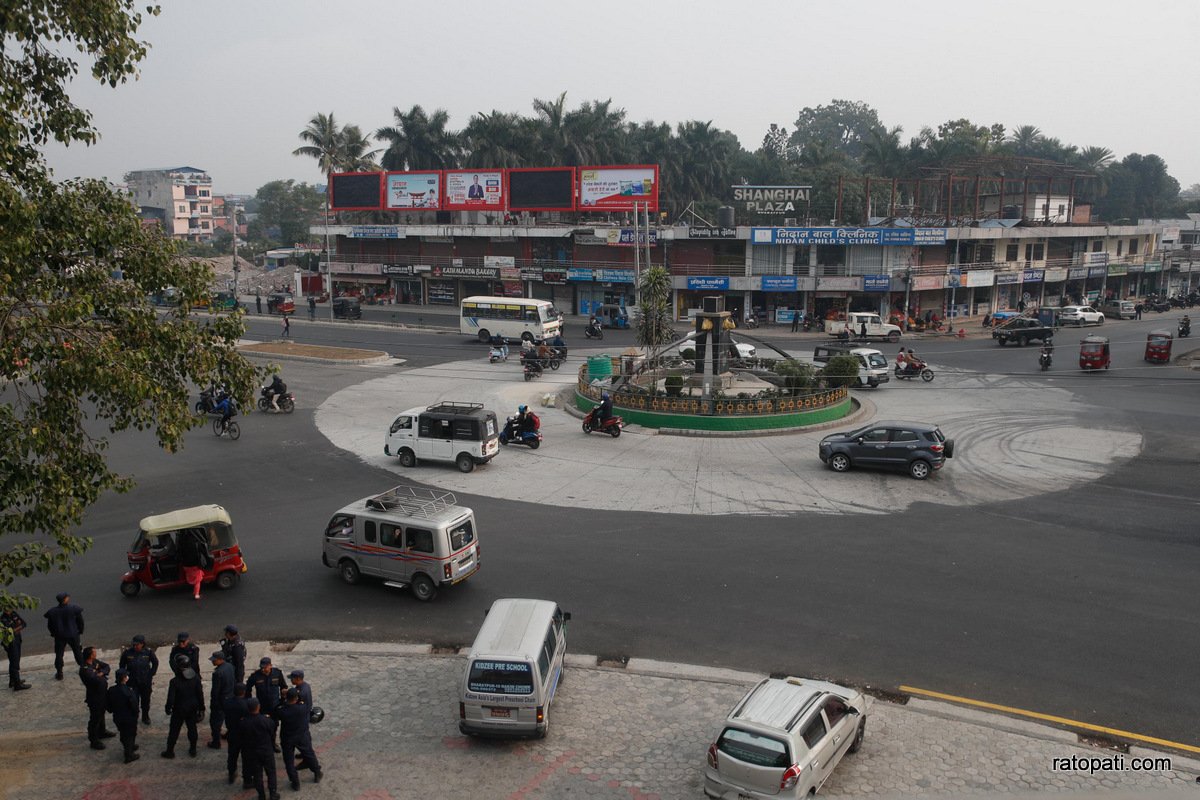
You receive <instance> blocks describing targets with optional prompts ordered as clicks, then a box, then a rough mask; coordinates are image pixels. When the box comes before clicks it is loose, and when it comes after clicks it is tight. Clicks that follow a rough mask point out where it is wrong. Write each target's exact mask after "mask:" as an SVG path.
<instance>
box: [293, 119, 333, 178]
mask: <svg viewBox="0 0 1200 800" xmlns="http://www.w3.org/2000/svg"><path fill="white" fill-rule="evenodd" d="M300 141H302V142H308V144H305V145H301V146H300V147H297V148H296V149H295V150H293V151H292V155H294V156H308V157H309V158H313V159H316V161H317V166H318V167H320V169H321V174H322V175H324V176H325V177H326V179H328V177H329V173H331V172H335V171H337V170H338V169H339V166H340V164H341V162H342V161H343V160H344V152H345V138H344V136H343V135H342V129H341V128H339V127H338V124H337V121H336V120H335V119H334V118H333V112H332V111H330V112H329V113H328V114H320V113H318V114H317V115H316V116H314V117H313V118H312V119H310V120H309V121H308V126H307V127H306V128H305V129H304V130H302V131H300Z"/></svg>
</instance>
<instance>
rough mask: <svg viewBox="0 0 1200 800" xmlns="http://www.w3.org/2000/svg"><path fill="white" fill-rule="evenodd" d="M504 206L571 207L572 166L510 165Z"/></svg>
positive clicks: (517, 208)
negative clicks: (518, 167)
mask: <svg viewBox="0 0 1200 800" xmlns="http://www.w3.org/2000/svg"><path fill="white" fill-rule="evenodd" d="M507 175H508V207H509V210H511V211H574V210H575V170H574V169H573V168H572V167H551V168H549V169H510V170H508V171H507Z"/></svg>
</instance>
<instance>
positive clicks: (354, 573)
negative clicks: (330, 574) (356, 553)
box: [338, 558, 362, 586]
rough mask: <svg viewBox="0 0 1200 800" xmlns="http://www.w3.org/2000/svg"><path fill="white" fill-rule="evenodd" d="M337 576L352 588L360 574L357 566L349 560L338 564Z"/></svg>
mask: <svg viewBox="0 0 1200 800" xmlns="http://www.w3.org/2000/svg"><path fill="white" fill-rule="evenodd" d="M338 574H339V575H341V576H342V580H344V581H345V582H346V583H348V584H350V585H351V586H353V585H354V584H356V583H358V580H359V578H361V577H362V573H361V572H359V569H358V564H355V563H354V562H353V561H351V560H350V559H348V558H347V559H346V560H344V561H342V562H341V563H340V564H338Z"/></svg>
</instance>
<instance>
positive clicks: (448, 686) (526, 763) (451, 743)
mask: <svg viewBox="0 0 1200 800" xmlns="http://www.w3.org/2000/svg"><path fill="white" fill-rule="evenodd" d="M212 647H213V645H211V644H206V645H201V648H200V649H201V652H202V653H206V652H209V651H210V650H211V649H212ZM206 648H208V649H206ZM249 650H250V658H249V659H248V660H247V663H248V664H249V663H251V662H253V663H257V659H258V658H259V657H260V656H261V655H262V654H264V653H267V652H271V653H272V655H273V659H274V662H275V665H276V666H278V667H280V668H281V669H283V671H284V672H285V673H287V672H288V671H290V670H291V669H294V668H302V669H304V670H305V672H306V674H307V677H308V681H309V683H311V684H312V686H313V692H314V696H315V701H316V704H317V705H319V706H322V707H323V708H324V709H325V711H326V719H325V721H324V722H322V723H321V724H320V725H318V726H315V727H314V728H313V734H314V735H313V740H314V745H315V747H316V748H317V752H318V754H319V756H320V758H321V760H322V765H323V767H324V769H325V780H324V781H323V782H322V783H321V784H319V785H314V784H312V783H311V780H312V778H311V774H310V773H301V774H302V776H303V781H304V782H303V783H302V790H301V792H300V794H299V795H297V796H302V797H307V798H312V799H313V800H319V799H320V798H339V799H340V798H353V800H401V799H402V798H505V799H507V800H540V799H543V798H544V799H545V800H550V799H552V798H573V797H579V798H612V799H613V800H667V798H699V797H703V790H702V779H701V776H702V772H701V771H702V767H703V763H704V754H705V751H706V749H707V747H708V744H709V743H710V742H711V741H712V738H713V737H714V735H715V733H716V732H717V726H718V725H719V724H720V722H721V720H722V719H723V717H724V715H725V714H726V713H727V712H728V711H729V709H730V708H731V707H732V706H733V704H734V703H735V702H736V701H737V700H738V699H739V698H740V697H741V696H742V694H743V693H744V692H745V691H746V689H747V688H748V687H749V686H751V685H753V683H754V681H755V679H756V678H755V676H752V675H750V674H746V673H736V672H732V671H729V670H705V669H703V668H692V667H685V666H681V665H668V664H660V663H657V662H650V661H644V662H642V661H638V660H637V659H635V660H633V661H631V662H630V663H629V665H628V667H627V668H625V669H620V668H608V667H598V666H596V665H595V658H594V657H590V656H581V655H571V656H569V658H570V662H569V663H568V666H567V669H566V671H565V674H564V679H563V684H562V688H561V690H560V694H559V696H558V697H557V699H556V700H555V704H554V706H553V708H552V711H551V713H550V720H551V721H550V732H549V735H548V736H547V738H545V739H543V740H529V741H494V740H483V739H473V738H469V737H466V736H463V735H462V734H460V733H459V732H458V726H457V703H458V697H457V690H458V684H459V680H460V678H461V676H462V670H463V667H464V659H463V658H462V656H460V655H457V654H431V653H430V648H429V647H428V646H422V645H408V646H405V645H363V644H356V643H347V644H339V643H334V642H300V643H299V644H298V645H296V646H295V648H294V649H292V650H291V651H285V652H277V651H272V650H271V649H270V646H269V645H268V644H267V643H265V642H261V643H253V644H252V645H251V646H250V648H249ZM102 658H103V660H105V661H108V662H109V663H110V664H112V665H114V666H115V664H116V660H117V655H116V653H113V652H108V653H105V654H103V655H102ZM26 668H27V669H26V673H27V676H28V679H29V680H30V681H32V682H33V683H34V684H35V686H34V689H33V690H31V691H27V692H20V693H16V694H14V693H11V692H5V693H4V694H3V695H2V699H0V723H2V724H0V798H4V800H61V799H62V798H86V800H117V799H118V798H120V799H121V800H134V798H138V799H140V800H154V799H155V798H176V797H183V796H188V797H197V796H204V797H236V798H242V799H243V800H248V799H249V798H253V797H254V792H253V791H244V790H242V789H241V788H240V784H239V785H235V786H228V785H227V784H226V782H225V779H224V763H225V753H224V751H221V752H219V753H218V752H216V751H213V750H209V749H207V748H206V747H204V740H205V732H206V731H207V723H205V724H204V725H202V730H201V746H200V752H199V755H198V756H197V758H195V759H192V758H188V757H187V755H186V748H181V749H180V751H179V754H178V755H179V757H177V758H176V759H175V760H174V761H165V760H163V759H161V758H159V756H158V753H159V751H160V750H161V749H162V747H163V744H164V741H165V737H166V731H167V724H166V723H167V720H166V717H165V715H164V714H163V713H162V706H163V704H164V703H165V700H166V678H167V675H166V674H164V673H167V670H166V668H165V667H164V668H163V669H162V670H160V674H159V676H158V677H159V681H158V685H157V686H156V689H155V694H154V708H155V712H154V714H153V720H154V722H153V724H152V725H151V726H149V727H146V726H142V728H141V730H140V732H139V737H138V741H139V743H140V744H141V754H142V759H141V760H139V761H137V762H135V763H133V764H130V765H124V764H122V763H121V756H120V747H119V746H118V745H116V740H115V739H113V740H110V742H111V744H110V746H109V748H108V749H107V750H105V751H102V752H95V751H92V750H89V749H88V746H87V740H86V738H85V736H84V727H85V723H86V717H87V715H86V711H85V710H84V707H83V688H82V686H81V685H80V684H79V681H78V678H77V677H76V676H75V675H73V674H68V675H67V680H65V681H63V682H62V683H56V682H55V681H54V680H53V679H52V672H51V671H50V668H49V662H48V660H47V658H46V657H34V658H31V659H27V664H26ZM204 679H205V683H206V686H207V679H208V671H207V665H206V669H205V675H204ZM868 714H869V716H868V726H867V738H866V742H865V744H864V746H863V749H862V751H861V752H859V753H858V754H855V755H851V756H847V758H846V759H845V760H844V761H843V762H842V764H841V765H840V766H839V767H838V768H837V770H836V771H835V772H834V775H833V777H832V778H831V779H830V782H829V783H828V784H826V786H825V787H824V788H823V790H822V795H824V796H829V797H866V796H870V797H890V796H896V797H900V796H903V797H924V796H930V797H939V796H940V797H960V796H968V795H969V796H986V795H993V794H996V795H999V794H1004V795H1006V796H1013V795H1016V794H1036V793H1044V792H1069V793H1076V792H1089V793H1091V792H1105V793H1109V792H1112V791H1115V790H1125V792H1127V793H1129V794H1128V796H1138V797H1145V796H1156V797H1159V796H1161V797H1167V796H1172V797H1173V796H1187V797H1196V796H1197V795H1200V791H1198V787H1197V773H1198V772H1200V762H1196V761H1190V760H1187V759H1182V758H1178V757H1176V756H1170V757H1171V758H1172V762H1173V764H1172V766H1173V770H1170V771H1164V770H1159V771H1155V772H1145V773H1139V772H1133V771H1128V770H1127V771H1111V772H1096V773H1095V774H1094V775H1089V774H1088V773H1087V772H1078V771H1056V770H1054V769H1052V759H1054V758H1059V757H1070V756H1072V755H1078V756H1106V755H1112V753H1111V752H1110V751H1104V750H1097V749H1093V748H1089V747H1084V746H1081V745H1079V744H1077V743H1076V742H1075V741H1074V737H1073V735H1071V734H1069V733H1067V732H1065V731H1058V730H1055V729H1052V728H1048V727H1044V726H1041V725H1036V724H1033V723H1029V722H1025V721H1022V720H1013V719H1009V718H1007V717H1003V716H999V715H992V714H984V713H981V712H973V711H966V712H960V711H958V710H957V709H955V708H954V707H952V706H946V705H943V704H938V703H932V702H926V701H913V703H911V704H910V706H899V705H894V704H891V703H888V702H883V701H874V702H873V703H872V704H871V705H870V707H869V711H868ZM1148 754H1152V753H1151V752H1150V751H1145V750H1142V751H1136V752H1135V755H1148ZM1126 758H1127V759H1128V758H1130V756H1127V757H1126ZM279 768H280V781H279V783H280V789H281V792H282V793H283V794H285V795H290V794H292V792H291V791H290V789H289V788H288V786H287V779H286V776H284V775H283V773H282V762H280V763H279ZM1089 796H1090V795H1089Z"/></svg>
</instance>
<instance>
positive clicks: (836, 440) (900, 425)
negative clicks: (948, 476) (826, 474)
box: [817, 422, 954, 481]
mask: <svg viewBox="0 0 1200 800" xmlns="http://www.w3.org/2000/svg"><path fill="white" fill-rule="evenodd" d="M817 454H818V455H819V456H820V458H821V461H823V462H825V463H826V464H827V465H829V468H830V469H832V470H833V471H834V472H846V471H847V470H849V469H850V468H851V467H875V468H878V469H896V470H905V471H906V472H908V474H909V475H911V476H912V477H914V478H916V479H917V480H919V481H923V480H925V479H926V478H928V477H929V476H930V475H931V474H933V472H934V471H935V470H939V469H941V468H942V467H943V466H945V464H946V459H948V458H951V457H953V456H954V440H953V439H947V438H946V436H945V434H943V433H942V432H941V430H940V429H939V428H938V426H937V425H930V424H929V423H926V422H873V423H871V424H870V425H867V426H865V427H862V428H859V429H858V430H854V431H849V432H847V433H835V434H832V435H830V436H826V437H825V438H824V439H822V440H821V443H820V445H818V451H817Z"/></svg>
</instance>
